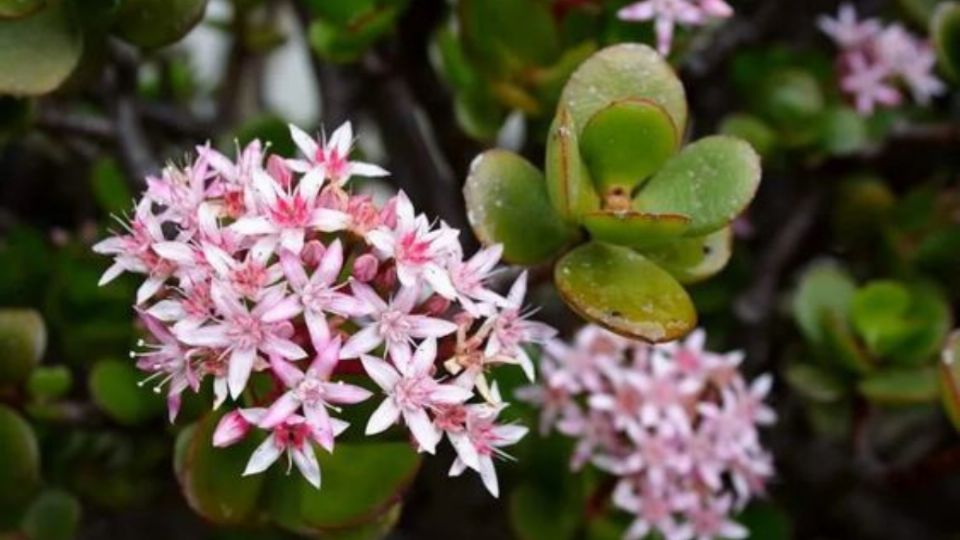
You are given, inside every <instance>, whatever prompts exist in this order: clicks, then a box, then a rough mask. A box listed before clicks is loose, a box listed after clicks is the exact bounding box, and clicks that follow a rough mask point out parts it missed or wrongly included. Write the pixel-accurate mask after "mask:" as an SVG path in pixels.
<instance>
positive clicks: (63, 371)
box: [27, 366, 73, 400]
mask: <svg viewBox="0 0 960 540" xmlns="http://www.w3.org/2000/svg"><path fill="white" fill-rule="evenodd" d="M72 384H73V375H72V374H71V373H70V370H69V369H67V367H66V366H50V367H39V368H37V369H35V370H34V371H33V373H31V374H30V379H29V380H28V381H27V390H28V391H29V392H30V396H31V397H32V398H34V399H37V400H51V399H57V398H59V397H63V395H64V394H66V393H67V392H69V391H70V386H71V385H72Z"/></svg>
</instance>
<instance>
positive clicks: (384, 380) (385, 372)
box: [360, 354, 400, 392]
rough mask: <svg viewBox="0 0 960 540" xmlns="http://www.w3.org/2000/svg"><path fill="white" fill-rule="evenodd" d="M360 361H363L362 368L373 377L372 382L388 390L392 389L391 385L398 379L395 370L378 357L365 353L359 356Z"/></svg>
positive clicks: (398, 376) (395, 383)
mask: <svg viewBox="0 0 960 540" xmlns="http://www.w3.org/2000/svg"><path fill="white" fill-rule="evenodd" d="M360 362H361V363H363V369H364V370H365V371H366V372H367V375H369V376H370V378H371V379H373V382H375V383H377V386H379V387H380V388H382V389H384V390H386V391H388V392H389V391H390V390H393V387H394V386H396V385H397V383H398V382H399V381H400V375H399V374H398V373H397V371H396V370H395V369H394V368H393V367H392V366H391V365H390V364H388V363H386V362H384V361H383V360H381V359H379V358H375V357H373V356H370V355H366V354H365V355H363V356H361V357H360Z"/></svg>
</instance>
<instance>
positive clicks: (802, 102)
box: [759, 69, 824, 129]
mask: <svg viewBox="0 0 960 540" xmlns="http://www.w3.org/2000/svg"><path fill="white" fill-rule="evenodd" d="M759 99H760V101H759V104H760V105H761V107H762V109H763V112H764V113H765V115H764V116H765V117H767V118H769V119H771V120H772V121H773V123H774V125H778V126H783V127H784V128H786V129H795V128H796V126H798V125H803V124H805V123H808V122H810V121H812V120H813V119H814V118H815V116H816V115H817V114H818V113H820V111H821V110H823V101H824V100H823V92H821V91H820V84H819V83H818V82H817V79H816V78H815V77H814V76H813V74H811V73H809V72H807V71H802V70H799V69H785V70H782V71H778V72H776V73H773V74H772V75H770V76H769V77H768V79H767V81H766V84H765V85H764V88H763V93H762V94H761V96H760V98H759Z"/></svg>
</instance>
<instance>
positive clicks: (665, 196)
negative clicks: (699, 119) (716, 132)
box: [633, 135, 760, 236]
mask: <svg viewBox="0 0 960 540" xmlns="http://www.w3.org/2000/svg"><path fill="white" fill-rule="evenodd" d="M759 185H760V158H759V156H757V153H756V152H754V151H753V148H751V147H750V145H749V144H747V143H746V142H744V141H741V140H740V139H735V138H733V137H728V136H722V135H721V136H713V137H707V138H705V139H701V140H699V141H697V142H695V143H693V144H691V145H689V146H687V147H686V148H684V149H683V150H682V151H681V152H680V153H679V154H677V155H676V156H674V157H673V158H671V159H670V160H669V161H667V163H666V164H665V165H664V166H663V168H662V169H661V170H660V172H658V173H657V174H656V175H655V176H654V177H653V178H651V179H650V181H648V182H647V183H646V184H645V185H644V186H643V187H642V188H641V189H640V192H639V193H638V194H637V195H636V197H635V198H634V201H633V209H634V210H637V211H639V212H649V213H654V214H682V215H686V216H690V219H691V222H690V228H689V229H688V230H687V235H688V236H701V235H704V234H707V233H710V232H713V231H716V230H718V229H721V228H723V227H724V226H725V225H727V224H728V223H730V222H731V221H733V219H734V218H735V217H737V216H738V215H739V214H740V212H742V211H743V210H744V209H745V208H746V207H747V205H748V204H750V201H751V200H752V199H753V196H754V194H755V193H756V191H757V187H758V186H759Z"/></svg>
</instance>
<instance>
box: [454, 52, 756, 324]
mask: <svg viewBox="0 0 960 540" xmlns="http://www.w3.org/2000/svg"><path fill="white" fill-rule="evenodd" d="M686 123H687V102H686V97H685V93H684V88H683V85H682V84H681V82H680V80H679V79H678V78H677V76H676V74H675V73H674V72H673V70H672V69H671V68H670V66H669V65H668V64H667V63H666V62H665V61H664V60H663V59H662V58H661V57H660V56H659V55H658V54H657V53H656V52H655V51H654V50H653V49H651V48H649V47H647V46H645V45H638V44H622V45H616V46H613V47H609V48H607V49H604V50H601V51H599V52H598V53H596V54H595V55H593V56H592V57H590V58H589V59H588V60H586V61H585V62H584V63H583V64H582V65H581V66H580V67H579V68H578V69H577V70H576V71H575V72H574V73H573V75H572V76H571V77H570V80H569V82H568V83H567V84H566V86H565V87H564V89H563V93H562V95H561V97H560V103H559V105H558V106H557V111H556V115H555V117H554V120H553V124H552V126H551V128H550V133H549V137H548V140H547V150H546V163H545V171H541V170H539V169H538V168H537V167H535V166H534V165H533V164H531V163H530V162H528V161H527V160H525V159H524V158H522V157H520V156H519V155H516V154H513V153H511V152H507V151H504V150H490V151H487V152H485V153H483V154H481V155H480V156H479V157H477V158H476V160H475V161H474V162H473V164H472V165H471V168H470V173H469V176H468V178H467V183H466V186H465V188H464V195H465V197H466V201H467V207H468V217H469V219H470V222H471V224H472V226H473V228H474V231H475V232H476V234H477V236H478V238H480V240H481V241H482V242H484V243H488V244H492V243H501V244H503V246H504V258H505V259H506V260H508V261H510V262H513V263H517V264H524V265H537V264H554V280H555V283H556V285H557V289H558V290H559V292H560V294H561V296H562V297H563V298H564V300H565V301H566V302H567V303H568V304H569V305H570V307H571V308H573V309H574V311H576V312H577V313H579V314H581V315H582V316H584V317H585V318H587V319H588V320H590V321H594V322H596V323H598V324H600V325H602V326H604V327H606V328H608V329H610V330H613V331H615V332H617V333H620V334H623V335H626V336H632V337H636V338H641V339H645V340H648V341H652V342H660V341H669V340H673V339H676V338H678V337H680V336H682V335H684V334H686V333H687V332H688V331H690V330H691V329H693V327H694V325H695V324H696V311H695V309H694V306H693V303H692V301H691V300H690V297H689V296H688V294H687V292H686V290H685V289H684V287H683V285H684V284H688V283H693V282H696V281H700V280H703V279H706V278H708V277H710V276H711V275H713V274H715V273H717V272H718V271H720V270H721V269H722V268H723V267H724V265H725V264H726V263H727V261H728V259H729V257H730V253H731V249H732V235H731V228H730V223H731V222H732V221H733V220H734V219H735V218H736V217H737V216H738V215H739V214H740V213H741V212H742V211H743V210H744V209H745V208H746V206H747V205H748V204H749V202H750V201H751V199H752V198H753V196H754V194H755V192H756V190H757V187H758V185H759V182H760V175H761V171H760V161H759V158H758V156H757V154H756V153H755V152H754V150H753V149H752V148H751V147H750V145H749V144H747V143H746V142H744V141H742V140H740V139H737V138H735V137H730V136H711V137H706V138H704V139H701V140H698V141H696V142H693V143H691V144H688V145H685V146H684V144H683V140H684V132H685V130H686Z"/></svg>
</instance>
